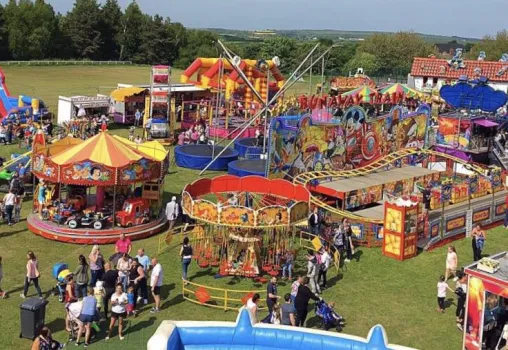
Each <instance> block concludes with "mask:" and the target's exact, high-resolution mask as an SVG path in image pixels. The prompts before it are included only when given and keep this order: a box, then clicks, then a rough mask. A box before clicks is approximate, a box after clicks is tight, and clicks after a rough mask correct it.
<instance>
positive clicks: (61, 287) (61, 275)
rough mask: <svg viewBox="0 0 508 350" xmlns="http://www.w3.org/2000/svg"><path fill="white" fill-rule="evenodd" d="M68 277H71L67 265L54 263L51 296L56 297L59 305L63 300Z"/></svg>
mask: <svg viewBox="0 0 508 350" xmlns="http://www.w3.org/2000/svg"><path fill="white" fill-rule="evenodd" d="M69 275H71V272H70V271H69V267H68V266H67V264H64V263H56V264H55V265H53V278H54V279H56V287H55V288H54V290H53V295H58V301H59V302H61V303H62V302H63V301H64V299H65V287H66V286H67V277H68V276H69Z"/></svg>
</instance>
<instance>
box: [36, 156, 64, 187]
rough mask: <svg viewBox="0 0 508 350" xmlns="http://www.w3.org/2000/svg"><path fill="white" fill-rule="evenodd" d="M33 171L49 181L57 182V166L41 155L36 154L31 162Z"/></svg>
mask: <svg viewBox="0 0 508 350" xmlns="http://www.w3.org/2000/svg"><path fill="white" fill-rule="evenodd" d="M33 171H34V172H35V173H37V174H38V175H40V177H42V178H45V179H46V180H49V181H57V178H58V170H57V166H56V165H54V164H52V162H51V161H50V160H49V159H47V158H45V157H44V155H43V154H37V155H36V156H35V158H34V161H33Z"/></svg>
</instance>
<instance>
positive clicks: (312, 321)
mask: <svg viewBox="0 0 508 350" xmlns="http://www.w3.org/2000/svg"><path fill="white" fill-rule="evenodd" d="M305 327H307V328H317V329H322V328H323V321H322V320H321V319H320V318H319V317H318V316H313V317H311V318H307V320H306V321H305Z"/></svg>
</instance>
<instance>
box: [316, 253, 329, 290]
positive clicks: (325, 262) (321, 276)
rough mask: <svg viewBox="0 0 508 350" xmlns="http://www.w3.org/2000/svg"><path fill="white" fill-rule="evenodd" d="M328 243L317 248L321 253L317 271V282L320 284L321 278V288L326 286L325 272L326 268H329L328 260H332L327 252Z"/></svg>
mask: <svg viewBox="0 0 508 350" xmlns="http://www.w3.org/2000/svg"><path fill="white" fill-rule="evenodd" d="M328 249H329V248H328V245H325V246H324V247H322V248H321V249H320V250H319V253H318V254H320V255H321V265H320V269H319V272H318V279H317V283H318V285H320V283H319V282H320V281H321V279H322V280H323V283H322V284H321V285H320V286H321V287H322V288H324V289H325V288H326V273H327V272H328V269H329V268H330V262H331V261H332V257H331V256H330V253H328Z"/></svg>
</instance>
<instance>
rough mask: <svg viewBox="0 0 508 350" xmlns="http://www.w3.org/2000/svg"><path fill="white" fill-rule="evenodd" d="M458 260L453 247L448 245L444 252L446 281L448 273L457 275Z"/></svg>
mask: <svg viewBox="0 0 508 350" xmlns="http://www.w3.org/2000/svg"><path fill="white" fill-rule="evenodd" d="M458 261H459V258H458V257H457V251H456V250H455V247H454V246H449V247H448V252H447V253H446V268H445V281H448V278H449V277H450V275H453V276H457V266H458Z"/></svg>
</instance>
